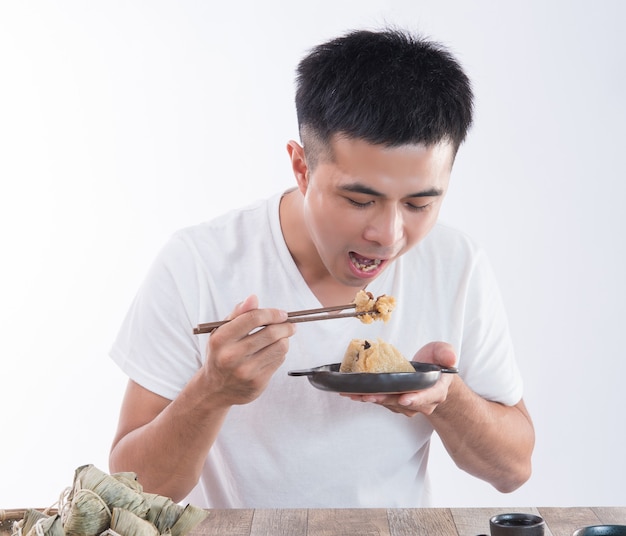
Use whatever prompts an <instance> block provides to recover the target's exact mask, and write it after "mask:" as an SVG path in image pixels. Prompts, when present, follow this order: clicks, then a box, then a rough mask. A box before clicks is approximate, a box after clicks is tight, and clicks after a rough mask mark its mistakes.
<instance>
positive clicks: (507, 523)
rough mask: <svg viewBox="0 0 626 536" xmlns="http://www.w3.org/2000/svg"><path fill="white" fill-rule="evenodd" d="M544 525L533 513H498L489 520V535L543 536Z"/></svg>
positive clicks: (541, 519)
mask: <svg viewBox="0 0 626 536" xmlns="http://www.w3.org/2000/svg"><path fill="white" fill-rule="evenodd" d="M545 526H546V524H545V522H544V520H543V518H541V517H539V516H536V515H534V514H517V513H513V514H499V515H497V516H493V517H492V518H491V519H490V520H489V529H490V530H491V536H544V531H545Z"/></svg>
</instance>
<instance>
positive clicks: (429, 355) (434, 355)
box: [413, 341, 457, 368]
mask: <svg viewBox="0 0 626 536" xmlns="http://www.w3.org/2000/svg"><path fill="white" fill-rule="evenodd" d="M413 361H419V362H421V363H432V364H434V365H440V366H442V367H446V368H447V367H453V366H454V365H455V364H456V361H457V358H456V352H455V351H454V348H453V347H452V345H451V344H448V343H447V342H441V341H436V342H429V343H428V344H427V345H425V346H423V347H422V348H420V349H419V350H418V351H417V353H416V354H415V355H414V356H413Z"/></svg>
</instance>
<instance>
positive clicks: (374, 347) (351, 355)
mask: <svg viewBox="0 0 626 536" xmlns="http://www.w3.org/2000/svg"><path fill="white" fill-rule="evenodd" d="M339 372H415V369H414V368H413V365H411V362H410V361H408V360H407V359H406V358H405V357H404V356H403V355H402V354H401V353H400V351H399V350H398V349H397V348H396V347H395V346H393V345H392V344H389V343H388V342H385V341H383V340H382V339H378V340H377V341H376V342H374V341H371V340H366V339H352V340H351V341H350V344H349V345H348V349H347V350H346V353H345V355H344V357H343V361H342V362H341V366H340V367H339Z"/></svg>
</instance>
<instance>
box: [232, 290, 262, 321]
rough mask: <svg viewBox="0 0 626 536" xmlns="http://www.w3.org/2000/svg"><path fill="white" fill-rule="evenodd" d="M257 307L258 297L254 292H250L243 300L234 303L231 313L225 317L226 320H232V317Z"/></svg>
mask: <svg viewBox="0 0 626 536" xmlns="http://www.w3.org/2000/svg"><path fill="white" fill-rule="evenodd" d="M258 307H259V298H257V296H256V295H255V294H250V296H248V297H247V298H246V299H245V300H243V301H242V302H239V303H238V304H237V305H235V308H234V309H233V311H232V313H230V314H229V315H228V316H227V317H226V320H232V319H233V318H236V317H238V316H239V315H242V314H243V313H246V312H248V311H252V310H253V309H258Z"/></svg>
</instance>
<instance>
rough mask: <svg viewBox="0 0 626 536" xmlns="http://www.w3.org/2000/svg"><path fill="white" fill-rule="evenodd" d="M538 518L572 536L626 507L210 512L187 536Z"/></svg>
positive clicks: (294, 534) (467, 529)
mask: <svg viewBox="0 0 626 536" xmlns="http://www.w3.org/2000/svg"><path fill="white" fill-rule="evenodd" d="M507 512H528V513H534V514H538V515H540V516H541V517H543V518H544V519H545V521H546V528H547V530H546V536H571V535H572V533H573V532H574V530H576V529H577V528H579V527H584V526H587V525H600V524H606V525H610V524H613V525H626V506H625V507H595V508H591V507H582V508H543V507H538V508H534V507H533V508H419V509H417V508H416V509H384V508H381V509H310V510H307V509H297V510H210V512H209V517H208V518H207V519H206V520H205V521H204V522H202V523H201V524H200V525H198V526H197V527H196V528H195V529H194V530H193V531H192V532H191V533H190V534H189V536H417V535H428V536H448V535H450V536H457V535H458V536H477V535H479V534H487V535H488V534H489V518H490V517H491V516H493V515H495V514H501V513H507Z"/></svg>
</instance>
